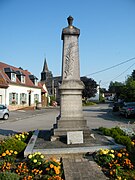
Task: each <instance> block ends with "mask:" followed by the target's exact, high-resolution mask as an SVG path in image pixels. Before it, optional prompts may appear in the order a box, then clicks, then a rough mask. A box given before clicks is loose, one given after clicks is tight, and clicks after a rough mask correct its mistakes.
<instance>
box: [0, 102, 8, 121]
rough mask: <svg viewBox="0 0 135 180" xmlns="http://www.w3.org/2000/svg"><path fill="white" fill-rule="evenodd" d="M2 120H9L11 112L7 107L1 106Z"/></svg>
mask: <svg viewBox="0 0 135 180" xmlns="http://www.w3.org/2000/svg"><path fill="white" fill-rule="evenodd" d="M0 118H2V119H4V120H7V119H8V118H9V110H8V108H7V107H6V106H4V105H2V104H0Z"/></svg>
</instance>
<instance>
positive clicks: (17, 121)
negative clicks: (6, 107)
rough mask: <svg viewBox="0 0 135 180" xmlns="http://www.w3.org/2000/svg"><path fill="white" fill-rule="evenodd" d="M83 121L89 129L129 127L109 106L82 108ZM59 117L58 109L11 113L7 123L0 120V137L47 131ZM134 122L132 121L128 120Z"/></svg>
mask: <svg viewBox="0 0 135 180" xmlns="http://www.w3.org/2000/svg"><path fill="white" fill-rule="evenodd" d="M83 113H84V119H86V120H87V125H88V127H89V128H90V129H93V128H98V127H100V126H103V127H115V126H130V127H132V128H135V124H128V122H129V119H125V118H124V117H121V116H119V115H118V114H117V113H113V112H112V107H111V106H110V104H106V103H105V104H98V105H95V106H88V107H83ZM58 115H59V108H46V109H41V110H29V111H28V110H26V111H24V110H22V111H11V112H10V118H9V119H8V120H7V121H4V120H0V135H8V134H13V133H15V132H23V131H31V130H35V129H39V130H42V129H44V130H49V129H51V128H52V127H53V124H54V123H55V122H56V117H57V116H58ZM130 121H134V119H132V120H130Z"/></svg>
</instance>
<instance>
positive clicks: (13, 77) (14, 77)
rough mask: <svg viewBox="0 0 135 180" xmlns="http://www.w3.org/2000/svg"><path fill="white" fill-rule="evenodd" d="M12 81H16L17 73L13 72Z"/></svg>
mask: <svg viewBox="0 0 135 180" xmlns="http://www.w3.org/2000/svg"><path fill="white" fill-rule="evenodd" d="M11 81H13V82H16V74H15V73H11Z"/></svg>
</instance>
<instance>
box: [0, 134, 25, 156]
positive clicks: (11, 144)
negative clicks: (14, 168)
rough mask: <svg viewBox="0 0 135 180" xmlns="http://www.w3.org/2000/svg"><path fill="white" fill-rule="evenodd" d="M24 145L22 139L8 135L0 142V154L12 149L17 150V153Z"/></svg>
mask: <svg viewBox="0 0 135 180" xmlns="http://www.w3.org/2000/svg"><path fill="white" fill-rule="evenodd" d="M25 147H26V143H25V142H23V141H20V140H18V139H16V138H14V137H9V138H7V139H5V140H4V141H3V142H1V144H0V154H2V153H3V152H5V151H6V150H13V151H17V152H18V153H21V152H22V151H23V150H24V149H25Z"/></svg>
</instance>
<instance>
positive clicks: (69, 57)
mask: <svg viewBox="0 0 135 180" xmlns="http://www.w3.org/2000/svg"><path fill="white" fill-rule="evenodd" d="M73 47H74V43H70V44H69V46H68V48H67V52H66V56H65V71H64V72H65V78H67V77H68V76H70V75H71V76H72V75H73V62H74V58H73V52H72V48H73Z"/></svg>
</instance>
